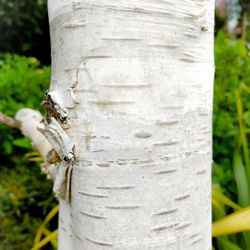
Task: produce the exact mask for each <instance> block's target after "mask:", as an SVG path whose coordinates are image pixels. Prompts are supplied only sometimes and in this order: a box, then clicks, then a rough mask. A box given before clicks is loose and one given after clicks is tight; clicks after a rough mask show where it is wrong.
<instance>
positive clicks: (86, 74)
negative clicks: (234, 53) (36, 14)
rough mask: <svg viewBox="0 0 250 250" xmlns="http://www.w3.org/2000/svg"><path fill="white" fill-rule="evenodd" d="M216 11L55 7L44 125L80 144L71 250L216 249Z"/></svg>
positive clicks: (66, 0)
mask: <svg viewBox="0 0 250 250" xmlns="http://www.w3.org/2000/svg"><path fill="white" fill-rule="evenodd" d="M213 4H214V0H209V1H207V0H154V1H153V0H133V1H131V0H118V1H117V0H48V6H49V19H50V20H49V21H50V30H51V45H52V81H51V86H50V92H49V93H48V94H47V96H46V97H45V106H46V107H47V109H48V112H47V113H48V115H47V117H46V118H45V120H44V123H45V125H44V126H46V128H47V129H50V130H53V129H52V128H51V125H50V124H51V123H50V122H51V121H53V119H52V118H54V119H55V121H56V122H57V123H58V124H59V126H60V127H61V129H60V128H58V129H55V130H56V131H60V132H59V135H61V134H64V133H65V134H66V135H67V136H68V138H69V139H70V140H71V143H70V142H69V143H66V144H67V145H71V146H70V147H69V150H67V152H66V151H64V149H61V147H59V146H58V143H57V142H54V144H55V145H54V146H53V148H56V150H57V151H58V154H59V155H60V156H59V158H60V160H59V161H58V160H55V161H54V160H52V161H51V162H53V164H58V166H57V168H60V169H61V172H62V173H63V172H66V171H65V169H66V168H67V166H68V165H67V164H68V163H67V161H65V162H64V161H63V159H62V155H64V154H65V153H66V154H68V152H70V151H72V150H71V149H72V148H71V147H72V146H73V145H74V149H73V154H74V158H75V157H77V160H75V161H72V162H71V164H70V166H72V167H71V169H73V171H71V172H70V173H72V183H71V184H68V186H69V187H71V191H70V192H72V196H71V202H70V204H69V203H67V202H65V200H63V199H60V214H59V216H60V217H61V218H63V220H64V222H65V223H64V225H63V224H62V223H61V222H60V223H59V239H58V242H59V247H58V249H59V250H74V249H91V250H99V249H106V248H113V249H117V250H121V249H143V250H144V249H145V250H149V249H166V248H167V249H168V250H174V249H180V250H193V249H194V248H195V249H210V248H211V228H210V227H211V212H210V211H211V209H210V200H209V199H210V196H209V192H210V176H211V174H210V166H211V139H210V137H211V110H212V93H213V91H212V90H213V88H212V82H213V71H214V65H213ZM55 110H56V111H55ZM65 121H67V122H65ZM52 123H53V126H56V125H55V124H54V122H52ZM65 123H66V124H68V126H65V125H66V124H65ZM69 125H70V126H69ZM53 131H54V130H53ZM53 133H54V134H55V135H53V136H54V137H56V138H58V135H57V134H56V132H53ZM53 136H52V135H51V136H50V137H53ZM53 140H54V139H53ZM53 140H52V141H53ZM60 152H63V153H60ZM59 163H61V164H62V165H61V166H60V165H59ZM64 164H65V165H64ZM203 170H206V172H204V173H203ZM68 173H69V172H68ZM205 173H206V174H205ZM67 176H68V175H67ZM67 178H68V177H67ZM70 179H71V178H70ZM61 180H63V178H61ZM200 185H202V188H201V186H200ZM70 192H69V193H70ZM194 213H195V214H199V216H194ZM204 218H205V219H204ZM66 225H67V227H66ZM63 228H66V229H67V231H66V232H65V231H64V230H63ZM71 229H72V230H71ZM72 232H73V234H74V235H77V236H78V237H79V238H80V239H81V240H79V238H78V239H77V238H76V236H75V237H73V236H72V237H71V236H70V234H71V233H72ZM197 232H199V233H200V234H199V235H198V236H197V237H194V238H190V236H192V235H194V234H195V233H197ZM198 238H201V240H200V241H198V242H197V243H195V245H190V244H192V242H193V241H196V240H197V239H198ZM177 239H178V241H177Z"/></svg>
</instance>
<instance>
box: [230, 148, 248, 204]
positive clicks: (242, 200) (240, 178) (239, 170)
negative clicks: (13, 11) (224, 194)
mask: <svg viewBox="0 0 250 250" xmlns="http://www.w3.org/2000/svg"><path fill="white" fill-rule="evenodd" d="M233 168H234V178H235V182H236V186H237V196H238V202H239V204H240V206H242V207H246V206H248V205H250V198H249V197H250V195H249V190H248V180H247V177H246V170H245V167H244V165H243V163H242V159H241V156H240V154H239V151H238V150H235V151H234V159H233Z"/></svg>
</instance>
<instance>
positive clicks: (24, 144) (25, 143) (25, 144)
mask: <svg viewBox="0 0 250 250" xmlns="http://www.w3.org/2000/svg"><path fill="white" fill-rule="evenodd" d="M13 145H15V146H17V147H21V148H30V147H31V144H30V141H29V139H28V138H20V139H16V140H14V141H13Z"/></svg>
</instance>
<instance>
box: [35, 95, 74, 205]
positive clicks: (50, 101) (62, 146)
mask: <svg viewBox="0 0 250 250" xmlns="http://www.w3.org/2000/svg"><path fill="white" fill-rule="evenodd" d="M41 105H42V107H43V108H44V109H45V110H46V116H45V118H44V121H43V123H42V124H40V125H39V127H38V128H37V129H38V130H39V131H40V132H41V133H42V134H43V135H44V136H45V137H46V138H47V140H48V141H49V142H50V144H51V146H52V148H53V153H54V152H56V154H57V155H58V157H59V158H60V159H59V158H57V155H54V156H53V159H51V152H49V153H50V154H48V155H47V157H46V158H47V162H46V163H45V164H53V165H55V168H56V173H55V177H54V186H53V191H54V193H55V195H56V196H57V197H58V198H63V199H65V200H66V201H68V202H69V201H70V192H71V176H72V167H73V166H72V162H74V160H75V156H74V152H73V149H74V144H73V143H72V141H71V139H70V138H69V136H68V135H67V133H66V132H65V131H64V129H65V128H69V126H70V124H69V120H68V115H67V111H66V109H65V108H64V105H63V101H62V98H61V96H60V95H58V94H57V93H56V92H47V93H46V95H45V98H44V100H43V102H42V104H41ZM54 154H55V153H54ZM50 166H52V165H50ZM50 166H48V169H49V168H50Z"/></svg>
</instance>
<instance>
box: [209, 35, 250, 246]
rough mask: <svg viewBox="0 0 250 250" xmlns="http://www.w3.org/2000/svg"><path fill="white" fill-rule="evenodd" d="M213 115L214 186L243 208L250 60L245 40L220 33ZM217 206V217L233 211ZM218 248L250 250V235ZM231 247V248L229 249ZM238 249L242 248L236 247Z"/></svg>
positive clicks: (221, 241)
mask: <svg viewBox="0 0 250 250" xmlns="http://www.w3.org/2000/svg"><path fill="white" fill-rule="evenodd" d="M215 62H216V74H215V86H214V113H213V158H214V166H213V185H214V187H217V188H219V189H221V190H222V192H223V193H225V194H226V195H227V196H228V197H229V198H230V199H232V200H233V201H234V202H237V203H238V204H239V206H241V207H245V206H247V205H250V204H249V200H250V197H249V193H250V185H249V184H250V158H249V154H250V151H249V146H248V139H249V133H250V110H249V108H250V98H249V94H250V58H249V55H248V50H247V49H246V48H245V47H244V45H243V42H242V41H241V39H237V40H232V39H230V38H228V37H227V36H226V35H225V34H223V33H219V34H218V35H217V37H216V39H215ZM215 205H216V206H213V218H214V219H216V220H217V219H220V218H222V217H224V216H225V215H227V214H230V213H232V212H233V209H232V208H230V207H225V206H224V205H223V204H220V205H219V204H215ZM215 246H216V249H219V250H226V249H247V250H249V249H250V234H249V233H243V234H238V235H232V236H227V237H219V238H217V240H215ZM229 246H230V248H229ZM236 246H239V247H238V248H236Z"/></svg>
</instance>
